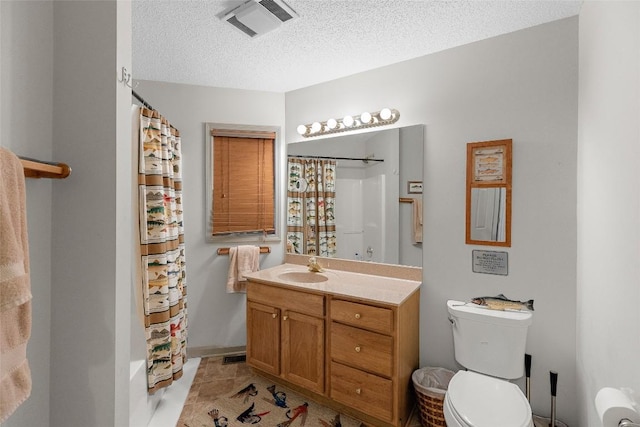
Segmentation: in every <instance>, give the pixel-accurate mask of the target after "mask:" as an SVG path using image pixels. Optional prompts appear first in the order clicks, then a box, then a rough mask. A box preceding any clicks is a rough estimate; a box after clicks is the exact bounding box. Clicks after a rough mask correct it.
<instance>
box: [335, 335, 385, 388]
mask: <svg viewBox="0 0 640 427" xmlns="http://www.w3.org/2000/svg"><path fill="white" fill-rule="evenodd" d="M331 358H332V359H334V360H337V361H340V362H344V363H347V364H349V365H352V366H355V367H357V368H361V369H365V370H367V371H371V372H374V373H376V374H380V375H385V376H387V377H391V376H392V373H393V338H391V337H390V336H387V335H382V334H378V333H375V332H369V331H365V330H363V329H358V328H353V327H351V326H346V325H342V324H340V323H335V322H332V323H331Z"/></svg>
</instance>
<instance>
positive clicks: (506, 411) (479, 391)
mask: <svg viewBox="0 0 640 427" xmlns="http://www.w3.org/2000/svg"><path fill="white" fill-rule="evenodd" d="M443 412H444V418H445V420H446V422H447V426H448V427H533V417H532V415H531V406H530V405H529V402H528V401H527V398H526V397H525V395H524V394H523V393H522V391H521V390H520V388H519V387H518V386H517V385H515V384H513V383H510V382H509V381H507V380H503V379H499V378H494V377H490V376H488V375H483V374H479V373H476V372H472V371H459V372H458V373H456V374H455V375H454V376H453V378H452V379H451V382H450V383H449V387H448V389H447V392H446V394H445V399H444V405H443Z"/></svg>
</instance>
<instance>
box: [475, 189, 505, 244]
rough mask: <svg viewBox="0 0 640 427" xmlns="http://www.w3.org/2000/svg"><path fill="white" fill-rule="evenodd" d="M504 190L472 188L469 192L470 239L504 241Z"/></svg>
mask: <svg viewBox="0 0 640 427" xmlns="http://www.w3.org/2000/svg"><path fill="white" fill-rule="evenodd" d="M506 195H507V192H506V188H504V187H496V188H473V189H472V191H471V212H472V215H471V222H472V224H471V239H473V240H479V241H486V242H504V241H505V240H506V223H505V218H506V217H505V206H506Z"/></svg>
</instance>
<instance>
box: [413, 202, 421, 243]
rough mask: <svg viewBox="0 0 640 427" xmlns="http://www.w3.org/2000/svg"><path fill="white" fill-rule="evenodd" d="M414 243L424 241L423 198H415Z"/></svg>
mask: <svg viewBox="0 0 640 427" xmlns="http://www.w3.org/2000/svg"><path fill="white" fill-rule="evenodd" d="M411 204H412V205H413V243H422V200H420V199H413V203H411Z"/></svg>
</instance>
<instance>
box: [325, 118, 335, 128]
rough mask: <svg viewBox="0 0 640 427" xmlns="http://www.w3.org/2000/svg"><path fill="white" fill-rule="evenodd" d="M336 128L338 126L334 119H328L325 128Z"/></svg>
mask: <svg viewBox="0 0 640 427" xmlns="http://www.w3.org/2000/svg"><path fill="white" fill-rule="evenodd" d="M336 126H338V122H337V121H336V119H329V120H327V127H328V128H329V129H335V128H336Z"/></svg>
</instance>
